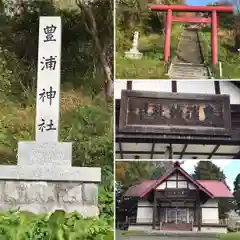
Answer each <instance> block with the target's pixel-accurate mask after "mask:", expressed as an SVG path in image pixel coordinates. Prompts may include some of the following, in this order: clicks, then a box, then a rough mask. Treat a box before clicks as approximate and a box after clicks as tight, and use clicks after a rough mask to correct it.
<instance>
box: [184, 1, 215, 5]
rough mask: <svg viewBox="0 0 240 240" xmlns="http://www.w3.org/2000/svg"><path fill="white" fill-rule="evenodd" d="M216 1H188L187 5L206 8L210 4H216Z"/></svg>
mask: <svg viewBox="0 0 240 240" xmlns="http://www.w3.org/2000/svg"><path fill="white" fill-rule="evenodd" d="M214 2H216V1H211V0H187V1H186V4H187V5H193V6H205V5H207V4H209V3H214Z"/></svg>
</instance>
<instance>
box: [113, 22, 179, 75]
mask: <svg viewBox="0 0 240 240" xmlns="http://www.w3.org/2000/svg"><path fill="white" fill-rule="evenodd" d="M181 31H182V28H181V25H179V24H176V25H174V26H173V29H172V39H171V55H172V54H173V53H174V52H175V50H176V48H177V45H178V37H179V36H180V34H181ZM127 50H128V49H126V51H127ZM139 51H140V52H142V53H143V57H142V58H141V59H139V60H132V59H127V58H125V56H124V53H123V52H118V53H116V56H115V60H116V78H117V79H166V78H168V76H167V75H166V72H165V66H164V61H163V52H164V36H163V35H158V34H150V35H148V36H141V38H140V39H139Z"/></svg>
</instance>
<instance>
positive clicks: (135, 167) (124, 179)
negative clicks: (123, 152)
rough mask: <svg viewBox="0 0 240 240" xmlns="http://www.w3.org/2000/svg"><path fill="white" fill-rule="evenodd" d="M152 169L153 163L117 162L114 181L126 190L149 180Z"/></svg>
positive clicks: (153, 167)
mask: <svg viewBox="0 0 240 240" xmlns="http://www.w3.org/2000/svg"><path fill="white" fill-rule="evenodd" d="M154 169H155V164H154V163H153V162H139V161H136V162H134V161H132V162H117V163H116V181H119V182H120V183H121V184H122V185H124V188H125V189H127V188H128V187H129V186H131V185H132V184H135V183H138V182H141V181H144V180H149V179H150V178H151V176H152V173H153V170H154Z"/></svg>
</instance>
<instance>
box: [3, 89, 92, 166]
mask: <svg viewBox="0 0 240 240" xmlns="http://www.w3.org/2000/svg"><path fill="white" fill-rule="evenodd" d="M81 106H94V102H93V101H92V99H91V96H89V97H88V96H86V94H84V93H83V92H82V91H80V90H63V91H62V92H61V116H60V119H61V120H62V119H63V117H64V116H65V115H68V113H70V112H71V111H73V110H74V109H76V108H79V107H81ZM35 111H36V109H35V105H33V106H31V105H27V106H24V105H22V104H21V103H19V104H17V103H16V102H11V101H8V100H5V101H2V102H1V108H0V129H1V130H2V132H0V163H1V164H16V161H17V158H16V151H17V149H16V148H15V147H13V142H14V143H16V145H17V142H18V141H19V140H34V139H33V138H34V135H35V134H34V132H35V114H36V113H35ZM4 131H5V132H4ZM6 136H8V137H6ZM10 136H11V137H10Z"/></svg>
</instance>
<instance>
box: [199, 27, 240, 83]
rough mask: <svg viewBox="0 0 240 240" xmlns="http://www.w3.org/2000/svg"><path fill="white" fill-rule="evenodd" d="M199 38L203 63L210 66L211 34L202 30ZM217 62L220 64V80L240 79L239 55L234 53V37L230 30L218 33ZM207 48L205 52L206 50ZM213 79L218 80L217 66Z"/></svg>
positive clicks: (207, 30) (222, 30) (221, 30)
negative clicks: (202, 45) (202, 44)
mask: <svg viewBox="0 0 240 240" xmlns="http://www.w3.org/2000/svg"><path fill="white" fill-rule="evenodd" d="M201 36H202V37H203V38H202V39H203V40H204V46H205V54H204V55H205V60H206V61H205V62H206V64H208V65H210V64H211V48H210V46H211V44H210V43H211V33H210V30H209V29H202V32H201ZM218 41H219V42H218V61H220V62H222V78H223V79H234V78H240V53H238V52H236V51H234V50H233V49H234V36H233V32H232V31H231V30H226V29H220V30H219V31H218ZM206 48H207V50H206ZM214 72H215V78H220V73H219V66H216V68H215V69H214Z"/></svg>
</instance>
